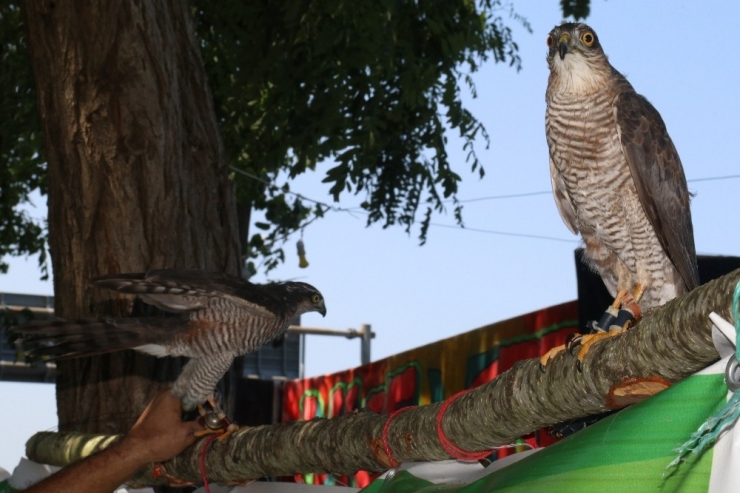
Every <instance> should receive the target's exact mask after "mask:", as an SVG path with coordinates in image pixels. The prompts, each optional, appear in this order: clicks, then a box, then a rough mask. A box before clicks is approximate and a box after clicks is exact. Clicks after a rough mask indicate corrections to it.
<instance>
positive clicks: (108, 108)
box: [24, 0, 239, 433]
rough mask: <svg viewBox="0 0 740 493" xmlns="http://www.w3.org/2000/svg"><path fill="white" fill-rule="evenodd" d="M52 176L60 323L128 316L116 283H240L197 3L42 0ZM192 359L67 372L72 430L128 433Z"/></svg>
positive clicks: (43, 90)
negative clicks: (95, 283)
mask: <svg viewBox="0 0 740 493" xmlns="http://www.w3.org/2000/svg"><path fill="white" fill-rule="evenodd" d="M24 7H25V15H24V19H25V24H26V29H27V33H28V46H29V52H30V56H31V60H32V65H33V69H34V74H35V78H36V84H37V87H38V98H39V108H40V112H41V119H42V122H43V127H44V132H45V137H46V149H47V155H48V172H49V246H50V252H51V259H52V266H53V268H54V292H55V311H56V314H57V315H58V316H60V317H64V318H73V317H80V316H89V315H90V314H93V313H94V314H98V315H99V314H112V315H122V314H125V313H128V312H130V310H131V307H132V303H131V301H130V300H125V301H124V300H123V298H121V297H119V301H117V302H114V303H109V302H104V300H107V299H109V297H110V296H111V295H110V293H106V292H98V291H93V290H91V289H89V288H88V281H89V279H90V278H92V277H95V276H97V275H101V274H106V273H120V272H140V271H145V270H148V269H152V268H167V267H184V268H202V269H209V270H219V271H224V272H228V273H230V274H237V273H238V270H237V269H238V267H237V266H238V256H239V248H238V240H237V225H236V217H235V205H234V198H233V190H232V184H231V183H230V181H229V179H228V168H227V164H226V162H225V158H224V152H223V148H222V145H221V141H220V137H219V135H218V128H217V123H216V117H215V113H214V110H213V106H212V98H211V95H210V92H209V89H208V86H207V82H206V74H205V71H204V69H203V65H202V61H201V59H200V55H199V51H198V46H197V42H196V39H195V37H194V31H193V26H192V24H191V19H190V13H189V8H188V7H189V6H188V3H187V2H186V1H185V0H168V1H157V0H138V1H137V0H106V1H105V2H86V1H83V0H64V1H58V2H57V1H54V0H51V1H50V0H28V1H27V2H26V4H25V6H24ZM178 368H179V362H178V361H177V360H173V359H169V358H165V359H162V360H155V359H154V358H152V357H149V356H144V355H140V354H136V353H134V352H132V351H127V352H121V353H115V354H111V355H105V356H100V357H92V358H81V359H78V360H72V361H68V362H61V363H60V364H59V373H58V377H57V409H58V414H59V428H60V430H76V431H84V432H104V433H116V432H122V431H125V430H126V429H128V427H129V426H130V425H131V424H132V423H133V420H135V419H136V417H137V416H138V415H139V413H140V412H141V410H142V409H143V408H144V406H145V404H146V403H147V402H148V400H149V399H150V397H151V395H152V394H153V393H154V392H156V391H157V390H158V389H159V388H160V387H161V385H162V382H165V381H168V380H171V379H172V378H173V377H174V376H175V375H176V373H177V369H178Z"/></svg>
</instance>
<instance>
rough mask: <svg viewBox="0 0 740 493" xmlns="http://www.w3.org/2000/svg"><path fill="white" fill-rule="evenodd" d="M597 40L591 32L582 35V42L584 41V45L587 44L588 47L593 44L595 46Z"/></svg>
mask: <svg viewBox="0 0 740 493" xmlns="http://www.w3.org/2000/svg"><path fill="white" fill-rule="evenodd" d="M595 39H596V38H594V34H593V33H590V32H586V33H583V34H582V35H581V41H583V44H585V45H586V46H591V45H592V44H594V40H595Z"/></svg>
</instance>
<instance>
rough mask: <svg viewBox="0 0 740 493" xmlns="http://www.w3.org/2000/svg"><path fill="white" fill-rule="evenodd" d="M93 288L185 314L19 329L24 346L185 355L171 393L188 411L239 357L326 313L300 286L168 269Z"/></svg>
mask: <svg viewBox="0 0 740 493" xmlns="http://www.w3.org/2000/svg"><path fill="white" fill-rule="evenodd" d="M91 284H92V285H93V286H96V287H99V288H107V289H111V290H113V291H117V292H119V293H126V294H135V295H138V296H140V297H141V298H142V300H143V301H145V302H146V303H149V304H151V305H155V306H157V307H159V308H161V309H162V310H166V311H169V312H175V313H179V314H180V315H179V316H177V317H147V318H120V319H113V318H105V319H80V320H70V321H65V320H56V321H39V322H33V323H31V324H27V325H24V326H20V327H16V328H15V329H14V330H15V331H17V332H20V333H22V334H26V337H25V340H26V341H29V342H43V343H50V344H51V345H50V346H46V347H43V348H40V349H37V350H34V351H31V353H32V354H36V355H42V356H43V355H45V356H51V357H53V358H73V357H78V356H89V355H93V354H104V353H109V352H112V351H118V350H121V349H135V350H138V351H141V352H145V353H148V354H153V355H155V356H187V357H189V358H191V359H190V361H189V362H188V364H187V365H186V366H185V368H184V369H183V372H182V374H181V375H180V376H179V377H178V379H177V381H176V382H175V385H174V388H173V391H174V392H175V394H176V395H177V396H178V397H180V398H181V399H182V401H183V407H184V408H186V409H192V408H193V407H194V406H195V405H196V404H199V403H201V402H203V401H205V399H206V398H207V397H208V396H209V395H210V394H211V393H212V392H213V389H214V388H215V386H216V384H217V383H218V381H219V380H220V379H221V377H222V376H223V375H224V373H226V371H227V370H228V368H229V366H231V363H232V361H233V360H234V358H236V357H237V356H240V355H242V354H246V353H248V352H251V351H254V350H256V349H257V348H259V347H260V346H261V345H263V344H265V343H267V342H268V341H270V340H272V339H274V338H275V337H278V336H280V335H281V334H283V333H284V332H285V330H286V329H287V328H288V326H289V325H290V321H291V320H292V319H293V318H294V317H295V316H297V315H300V314H302V313H306V312H310V311H318V312H319V313H321V314H322V315H325V314H326V307H325V304H324V298H323V296H322V295H321V293H319V291H318V290H316V288H314V287H313V286H311V285H309V284H306V283H301V282H285V283H274V284H263V285H259V284H252V283H250V282H248V281H245V280H243V279H240V278H238V277H234V276H229V275H226V274H222V273H219V272H205V271H197V270H179V269H165V270H153V271H149V272H147V273H142V274H114V275H109V276H104V277H99V278H97V279H94V280H93V281H92V282H91ZM29 336H30V337H29Z"/></svg>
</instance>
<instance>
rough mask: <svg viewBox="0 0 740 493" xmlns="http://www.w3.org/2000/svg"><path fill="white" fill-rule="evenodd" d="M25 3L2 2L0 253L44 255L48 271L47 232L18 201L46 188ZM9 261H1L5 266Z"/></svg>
mask: <svg viewBox="0 0 740 493" xmlns="http://www.w3.org/2000/svg"><path fill="white" fill-rule="evenodd" d="M20 26H21V12H20V7H19V6H18V5H15V4H6V5H4V6H3V7H0V50H2V51H1V52H0V63H1V64H2V75H1V76H0V114H1V115H2V118H0V259H1V258H3V257H4V256H5V255H33V254H37V255H39V265H40V266H41V268H42V272H44V274H45V273H46V249H45V242H46V232H45V230H44V228H43V227H42V226H41V225H40V224H38V223H37V222H36V221H34V220H33V219H32V218H30V217H29V215H28V213H27V212H25V211H23V210H22V209H21V208H19V207H18V206H19V205H20V204H23V203H27V202H28V201H29V199H28V196H29V194H30V193H31V192H32V191H34V190H36V189H40V190H41V192H42V193H45V192H46V180H45V178H46V163H45V161H44V153H43V143H42V136H41V132H40V128H41V124H40V122H39V116H38V111H37V108H36V94H35V90H34V86H33V74H32V72H31V64H30V61H29V59H28V54H27V51H26V49H25V40H24V35H23V32H22V29H21V28H20ZM7 270H8V264H7V263H6V262H2V261H0V272H6V271H7Z"/></svg>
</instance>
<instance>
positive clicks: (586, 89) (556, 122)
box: [545, 23, 699, 308]
mask: <svg viewBox="0 0 740 493" xmlns="http://www.w3.org/2000/svg"><path fill="white" fill-rule="evenodd" d="M548 46H549V52H548V56H547V61H548V64H549V67H550V77H549V80H548V85H547V93H546V101H547V113H546V119H545V126H546V135H547V143H548V147H549V149H550V171H551V177H552V185H553V193H554V195H555V202H556V204H557V206H558V210H559V211H560V215H561V216H562V218H563V220H564V222H565V224H566V225H567V226H568V228H569V229H570V230H571V231H572V232H573V233H576V234H577V233H580V234H581V236H582V238H583V241H584V243H585V246H586V249H585V256H586V258H587V260H588V262H589V263H590V265H591V266H592V267H593V268H594V269H595V270H596V271H597V272H599V274H600V275H601V277H602V279H603V280H604V283H605V284H606V286H607V288H608V289H609V291H610V292H611V293H612V295H615V294H616V293H617V291H626V292H628V293H631V292H632V291H633V290H634V289H635V288H636V287H637V286H638V285H641V286H642V287H644V288H645V291H644V294H643V297H642V299H641V301H640V304H641V305H642V307H643V308H650V307H654V306H658V305H661V304H663V303H665V302H667V301H669V300H671V299H673V298H675V297H676V296H679V295H682V294H684V293H686V292H687V291H689V290H691V289H693V288H695V287H696V286H697V285H698V284H699V275H698V270H697V265H696V252H695V249H694V237H693V228H692V224H691V213H690V210H689V193H688V189H687V186H686V178H685V177H684V172H683V168H682V166H681V160H680V159H679V157H678V153H677V152H676V149H675V147H674V145H673V142H672V141H671V139H670V137H669V136H668V132H667V130H666V127H665V124H664V123H663V120H662V119H661V117H660V114H659V113H658V111H657V110H656V109H655V108H654V107H653V106H652V105H651V104H650V103H649V102H648V100H647V99H645V98H644V97H643V96H640V95H639V94H637V93H636V92H635V90H634V89H633V88H632V86H631V85H630V83H629V82H628V81H627V79H625V77H624V76H622V75H621V74H620V73H619V72H617V70H616V69H614V67H612V66H611V64H610V63H609V61H608V59H607V57H606V55H605V54H604V51H603V50H602V48H601V45H600V43H599V40H598V38H597V36H596V33H595V32H594V31H593V29H591V28H590V27H589V26H587V25H585V24H574V23H564V24H562V25H561V26H558V27H556V28H554V29H553V30H552V31H551V32H550V35H549V36H548Z"/></svg>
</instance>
